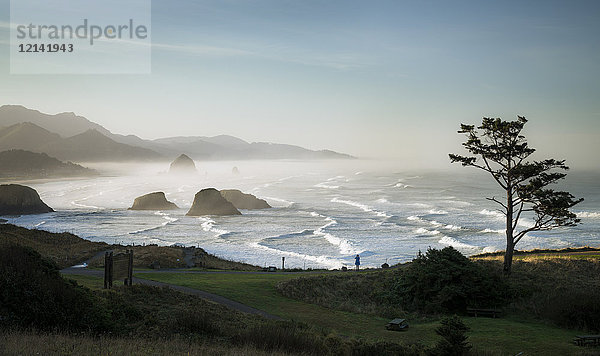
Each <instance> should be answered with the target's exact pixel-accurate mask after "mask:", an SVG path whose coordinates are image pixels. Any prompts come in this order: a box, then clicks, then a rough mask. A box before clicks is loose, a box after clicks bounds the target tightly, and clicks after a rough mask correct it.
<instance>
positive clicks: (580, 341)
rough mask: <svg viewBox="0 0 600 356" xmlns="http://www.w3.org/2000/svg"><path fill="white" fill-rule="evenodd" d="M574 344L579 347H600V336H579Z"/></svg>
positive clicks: (574, 340)
mask: <svg viewBox="0 0 600 356" xmlns="http://www.w3.org/2000/svg"><path fill="white" fill-rule="evenodd" d="M573 342H575V345H578V346H598V345H600V335H577V336H575V339H573Z"/></svg>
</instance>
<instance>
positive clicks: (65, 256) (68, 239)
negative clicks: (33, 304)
mask: <svg viewBox="0 0 600 356" xmlns="http://www.w3.org/2000/svg"><path fill="white" fill-rule="evenodd" d="M7 244H16V245H20V246H27V247H31V248H33V249H34V250H36V251H38V252H39V253H40V254H41V255H42V256H44V257H46V258H48V259H51V260H52V261H54V262H55V263H56V264H57V265H58V266H59V267H60V268H65V267H69V266H73V265H75V264H77V263H81V262H82V261H85V260H87V259H88V258H91V257H92V256H94V255H96V254H97V253H99V252H101V251H104V250H106V249H108V248H109V245H107V244H105V243H102V242H91V241H88V240H84V239H82V238H80V237H78V236H76V235H73V234H70V233H67V232H64V233H50V232H46V231H42V230H29V229H26V228H23V227H19V226H15V225H11V224H0V246H2V245H7Z"/></svg>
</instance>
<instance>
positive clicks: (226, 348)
mask: <svg viewBox="0 0 600 356" xmlns="http://www.w3.org/2000/svg"><path fill="white" fill-rule="evenodd" d="M0 354H1V355H19V356H22V355H41V354H43V355H81V356H87V355H90V356H92V355H93V356H96V355H140V356H145V355H165V356H174V355H182V356H183V355H200V356H202V355H206V356H212V355H223V356H238V355H249V356H286V355H290V354H289V353H286V352H281V351H262V350H259V349H256V348H254V347H250V346H244V347H240V346H232V345H224V344H222V343H217V342H212V343H195V342H190V341H189V340H188V339H186V338H183V337H182V338H171V339H140V338H115V337H91V336H80V335H64V334H56V333H50V334H45V333H34V332H21V331H10V332H2V331H0Z"/></svg>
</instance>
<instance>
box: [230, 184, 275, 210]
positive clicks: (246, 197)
mask: <svg viewBox="0 0 600 356" xmlns="http://www.w3.org/2000/svg"><path fill="white" fill-rule="evenodd" d="M221 195H222V196H223V198H225V199H226V200H227V201H228V202H230V203H231V204H233V206H235V207H236V209H247V210H253V209H268V208H270V207H271V206H270V205H269V203H267V202H266V201H265V200H263V199H259V198H257V197H255V196H254V195H252V194H246V193H243V192H241V191H239V190H237V189H224V190H221Z"/></svg>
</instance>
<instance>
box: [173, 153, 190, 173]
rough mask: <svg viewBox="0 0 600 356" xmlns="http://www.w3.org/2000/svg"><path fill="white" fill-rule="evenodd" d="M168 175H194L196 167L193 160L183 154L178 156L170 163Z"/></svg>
mask: <svg viewBox="0 0 600 356" xmlns="http://www.w3.org/2000/svg"><path fill="white" fill-rule="evenodd" d="M169 173H176V174H190V173H196V165H195V164H194V160H193V159H191V158H190V157H188V156H187V155H185V154H182V155H180V156H179V157H177V158H176V159H175V160H174V161H173V162H172V163H171V167H170V168H169Z"/></svg>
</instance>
